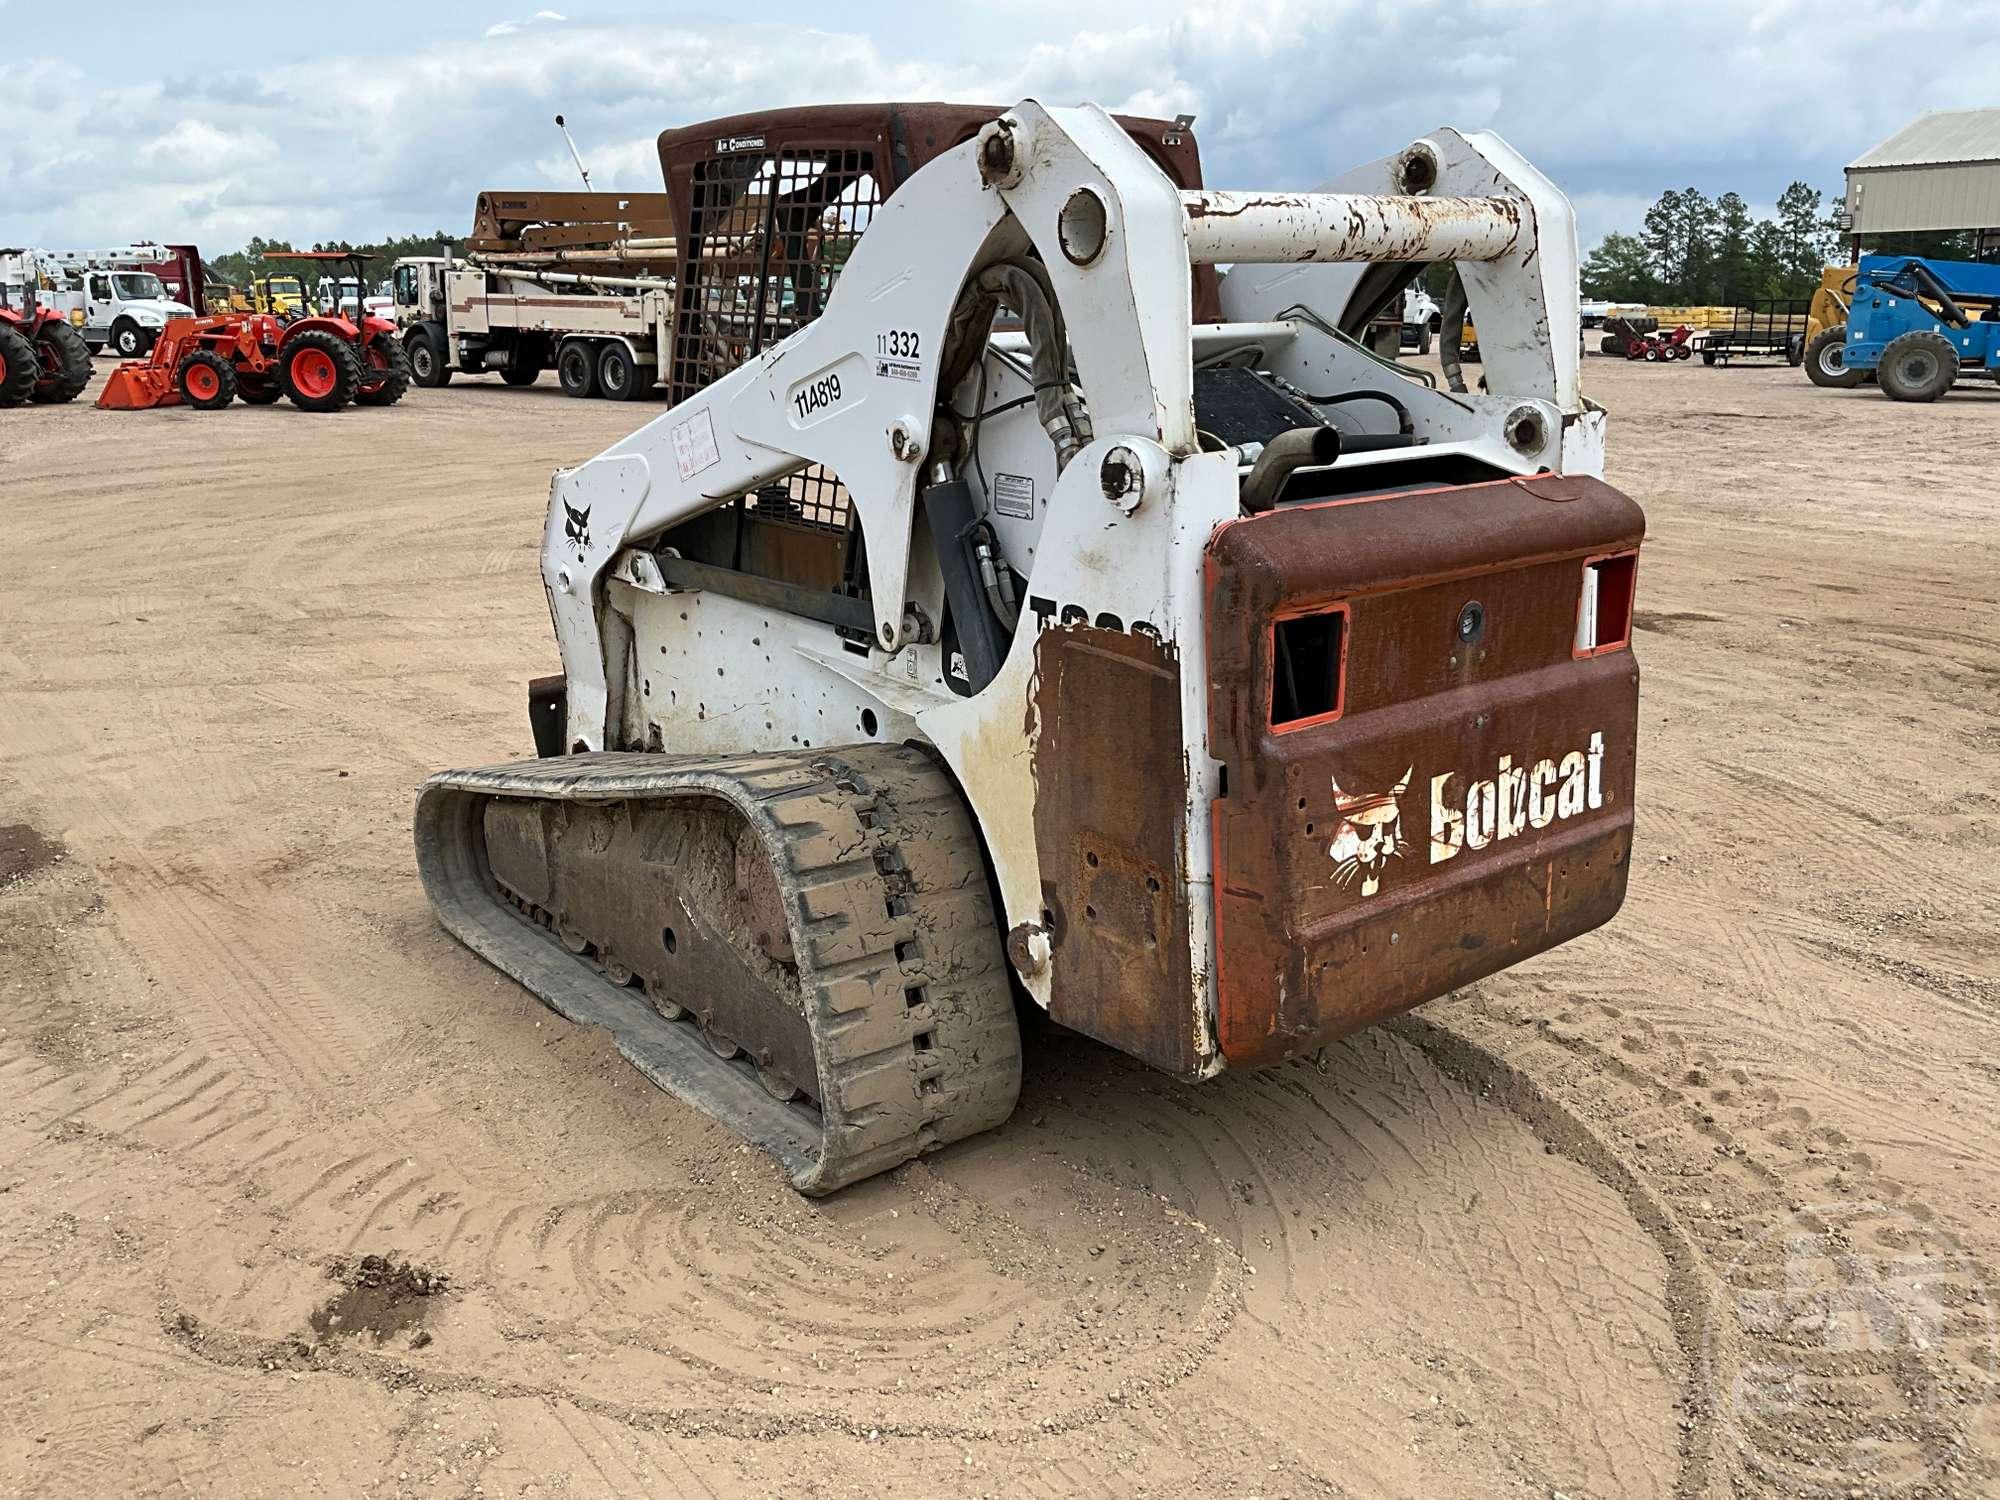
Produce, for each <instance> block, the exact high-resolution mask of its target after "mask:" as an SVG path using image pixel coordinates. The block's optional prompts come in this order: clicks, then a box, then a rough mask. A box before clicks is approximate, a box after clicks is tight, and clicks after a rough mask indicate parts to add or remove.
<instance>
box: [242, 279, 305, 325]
mask: <svg viewBox="0 0 2000 1500" xmlns="http://www.w3.org/2000/svg"><path fill="white" fill-rule="evenodd" d="M246 310H247V311H250V312H260V313H269V314H271V315H272V316H273V317H278V318H292V317H299V316H301V315H303V314H305V313H308V312H310V311H312V308H311V306H310V304H309V303H308V302H307V301H306V289H305V283H304V282H302V281H300V280H299V278H298V277H296V276H258V277H255V278H253V279H252V281H251V283H250V306H249V308H248V309H246Z"/></svg>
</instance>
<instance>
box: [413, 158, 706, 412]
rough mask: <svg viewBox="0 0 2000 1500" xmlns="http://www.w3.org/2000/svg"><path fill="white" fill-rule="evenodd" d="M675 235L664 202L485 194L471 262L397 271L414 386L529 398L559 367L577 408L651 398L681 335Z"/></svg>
mask: <svg viewBox="0 0 2000 1500" xmlns="http://www.w3.org/2000/svg"><path fill="white" fill-rule="evenodd" d="M667 229H668V217H667V200H666V195H665V194H664V193H639V194H630V195H625V196H617V195H613V194H609V193H587V192H586V193H567V192H498V191H495V192H485V193H481V194H480V195H479V200H478V203H477V204H476V206H475V208H474V211H473V228H472V235H471V238H470V240H469V241H468V243H467V245H466V252H467V253H466V254H465V255H463V256H453V255H452V254H451V253H450V251H449V249H448V248H447V249H446V251H445V253H443V254H440V255H436V256H406V257H404V258H403V259H401V260H398V261H397V262H396V265H395V274H394V281H393V285H392V296H393V298H394V313H395V318H396V321H397V323H398V325H399V326H400V327H401V328H402V329H403V340H404V348H405V349H406V350H407V352H408V354H409V359H410V370H411V374H412V378H413V379H415V381H416V383H417V384H418V385H425V386H441V385H446V384H448V383H449V382H450V380H451V378H452V375H453V373H454V372H455V371H456V372H458V373H462V374H466V375H478V374H485V373H489V372H492V373H497V374H499V375H500V377H501V378H502V379H503V380H505V381H506V382H507V383H508V384H509V385H517V386H525V385H533V384H534V383H535V382H536V380H538V379H539V378H540V377H541V374H542V372H543V371H544V370H547V369H549V368H551V367H553V368H554V369H555V371H556V378H557V380H558V382H559V383H560V385H561V387H562V389H563V391H564V392H565V393H566V394H568V395H571V396H578V397H588V396H602V397H605V398H608V399H611V400H620V401H629V400H634V399H636V398H638V397H640V396H643V395H644V394H645V393H646V392H647V391H649V390H651V389H652V388H653V387H654V386H655V385H656V384H657V383H658V381H659V378H660V372H661V370H663V369H664V368H665V367H666V364H667V360H668V354H669V347H668V340H669V338H670V336H671V330H672V327H673V319H674V300H673V288H674V282H673V271H674V264H675V252H674V244H673V241H672V240H671V238H669V237H668V235H667Z"/></svg>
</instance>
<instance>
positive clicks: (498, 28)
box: [486, 10, 569, 38]
mask: <svg viewBox="0 0 2000 1500" xmlns="http://www.w3.org/2000/svg"><path fill="white" fill-rule="evenodd" d="M568 19H569V17H568V16H565V15H563V14H561V13H560V12H557V11H553V10H538V11H536V12H535V13H534V14H533V15H532V16H530V17H528V19H527V20H525V21H495V22H494V23H493V24H492V25H491V26H489V27H487V28H486V35H487V36H488V37H489V38H490V37H496V36H512V35H513V34H514V33H515V32H517V31H520V30H522V29H523V28H524V27H528V26H533V25H534V24H535V23H536V22H537V21H567V20H568Z"/></svg>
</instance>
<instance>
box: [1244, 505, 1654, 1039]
mask: <svg viewBox="0 0 2000 1500" xmlns="http://www.w3.org/2000/svg"><path fill="white" fill-rule="evenodd" d="M1644 527H1645V519H1644V516H1643V515H1642V514H1641V513H1640V511H1639V508H1638V506H1636V505H1634V504H1633V503H1632V502H1631V501H1630V500H1628V499H1627V498H1626V497H1625V496H1623V495H1621V494H1619V493H1618V492H1617V491H1616V490H1613V489H1611V488H1610V487H1608V486H1606V485H1604V484H1602V483H1600V482H1598V481H1596V480H1592V479H1587V478H1567V477H1557V476H1552V475H1543V476H1537V477H1536V478H1534V479H1530V480H1516V481H1507V482H1501V483H1495V484H1486V485H1473V486H1466V487H1464V488H1461V489H1455V490H1443V491H1432V492H1428V493H1424V494H1420V495H1392V496H1381V497H1375V498H1372V499H1368V500H1363V501H1358V502H1357V501H1348V502H1340V503H1334V504H1327V505H1304V506H1293V507H1286V508H1283V509H1280V510H1277V511H1273V512H1270V513H1268V514H1266V515H1262V516H1257V517H1253V518H1250V519H1248V520H1245V521H1240V522H1236V523H1232V524H1230V525H1226V526H1223V527H1221V528H1219V529H1218V531H1217V532H1216V535H1215V537H1214V538H1213V539H1212V541H1211V543H1210V548H1209V555H1208V559H1207V586H1208V599H1207V606H1208V609H1207V632H1208V643H1209V670H1210V677H1211V688H1210V699H1209V711H1210V723H1209V734H1210V744H1211V751H1212V753H1213V754H1215V755H1216V756H1217V757H1218V758H1220V759H1221V760H1223V761H1224V763H1225V764H1226V765H1227V767H1228V781H1227V793H1226V795H1225V796H1223V797H1222V798H1220V799H1218V800H1217V801H1216V802H1215V803H1214V804H1213V809H1212V811H1213V815H1214V829H1213V839H1214V853H1215V860H1216V894H1215V920H1216V960H1215V962H1216V973H1217V986H1216V989H1217V1017H1216V1021H1217V1031H1218V1040H1219V1044H1220V1046H1221V1048H1222V1052H1223V1055H1224V1057H1225V1059H1226V1060H1227V1062H1228V1063H1229V1064H1230V1065H1231V1066H1237V1067H1242V1066H1260V1065H1264V1064H1268V1063H1273V1062H1277V1061H1280V1060H1282V1059H1284V1058H1286V1057H1290V1056H1294V1055H1297V1054H1298V1053H1300V1052H1302V1051H1306V1050H1310V1049H1312V1048H1314V1047H1317V1046H1319V1045H1321V1044H1323V1043H1324V1042H1326V1041H1329V1040H1331V1039H1333V1038H1336V1037H1339V1036H1342V1035H1344V1034H1346V1033H1347V1032H1350V1031H1354V1030H1356V1029H1358V1028H1359V1027H1362V1026H1365V1025H1368V1024H1370V1023H1372V1022H1374V1021H1378V1020H1381V1019H1383V1018H1384V1017H1386V1016H1389V1015H1393V1014H1395V1013H1396V1012H1398V1011H1401V1010H1405V1009H1408V1008H1409V1007H1410V1006H1413V1005H1417V1004H1420V1003H1422V1002H1423V1001H1425V1000H1428V999H1432V998H1434V997H1435V996H1437V995H1441V994H1443V993H1445V992H1446V991H1448V990H1451V989H1453V988H1456V987H1457V986H1459V985H1462V984H1465V983H1468V982H1470V981H1471V980H1473V979H1477V978H1479V977H1481V976H1482V975H1485V974H1490V973H1492V972H1494V971H1495V970H1498V969H1501V968H1504V967H1506V966H1507V965H1509V964H1512V963H1515V962H1518V961H1519V960H1521V959H1523V958H1526V957H1528V956H1530V955H1531V954H1534V953H1537V952H1540V951H1541V950H1543V949H1545V948H1549V947H1552V946H1554V945H1555V944H1557V943H1560V942H1563V941H1565V940H1566V939H1568V938H1571V937H1574V936H1576V935H1577V934H1578V933H1581V932H1584V931H1587V930H1588V929H1590V928H1592V927H1595V926H1597V925H1599V924H1600V923H1602V922H1604V921H1606V920H1608V919H1609V918H1610V916H1611V915H1612V913H1614V912H1615V911H1616V910H1617V909H1618V906H1619V904H1620V902H1621V901H1622V900H1623V898H1624V892H1625V880H1626V871H1627V866H1628V863H1629V854H1630V848H1631V830H1632V789H1633V777H1634V765H1635V754H1636V743H1635V742H1636V738H1637V732H1638V683H1639V672H1638V666H1637V663H1636V661H1635V659H1634V657H1633V655H1632V653H1631V651H1630V649H1629V648H1624V649H1616V650H1607V651H1604V652H1602V653H1600V654H1595V655H1590V656H1587V657H1584V658H1581V659H1579V658H1578V657H1577V655H1576V653H1575V650H1574V643H1575V638H1576V627H1577V601H1578V594H1579V590H1580V588H1581V578H1582V568H1583V565H1584V562H1585V561H1586V560H1587V559H1591V558H1601V557H1603V556H1605V555H1606V554H1608V553H1619V552H1625V551H1629V550H1632V549H1636V548H1637V546H1638V545H1639V541H1640V538H1641V536H1642V534H1643V532H1644ZM1334 608H1339V609H1342V610H1344V612H1345V626H1344V635H1343V649H1344V651H1345V655H1346V668H1345V675H1344V681H1343V686H1342V698H1341V703H1340V712H1339V714H1338V716H1337V717H1326V718H1323V719H1321V720H1319V721H1318V722H1312V723H1308V724H1305V725H1302V726H1301V725H1288V726H1286V728H1285V729H1284V730H1283V731H1280V732H1274V731H1273V730H1272V728H1271V724H1270V717H1269V716H1270V701H1271V700H1270V694H1271V683H1272V681H1273V674H1274V672H1275V671H1276V670H1278V669H1279V668H1280V666H1281V664H1280V663H1279V662H1278V661H1276V660H1275V653H1276V652H1277V650H1278V647H1277V644H1276V638H1275V636H1274V633H1273V628H1272V623H1273V621H1274V620H1277V619H1282V618H1285V617H1287V616H1296V615H1298V614H1300V613H1302V612H1309V611H1312V610H1316V609H1334Z"/></svg>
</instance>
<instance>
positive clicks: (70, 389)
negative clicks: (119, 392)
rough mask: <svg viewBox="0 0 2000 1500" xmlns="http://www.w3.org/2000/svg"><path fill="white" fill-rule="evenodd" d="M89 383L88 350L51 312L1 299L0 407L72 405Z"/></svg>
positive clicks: (80, 337) (28, 304) (75, 333)
mask: <svg viewBox="0 0 2000 1500" xmlns="http://www.w3.org/2000/svg"><path fill="white" fill-rule="evenodd" d="M88 384H90V348H89V346H88V345H86V344H85V343H84V341H83V335H82V334H80V333H78V332H77V331H76V330H75V329H74V328H72V327H70V325H69V324H68V323H67V322H65V321H64V320H63V317H62V315H61V314H60V313H58V312H56V311H55V309H54V308H49V307H42V306H39V305H37V304H36V303H35V302H34V301H33V300H30V301H29V302H28V303H27V304H26V305H25V306H24V307H15V306H13V305H12V304H10V303H8V302H6V301H4V300H0V406H19V405H20V404H21V403H22V402H24V401H42V402H56V401H73V400H75V399H76V397H77V395H78V393H79V392H81V391H82V390H83V388H84V387H85V386H86V385H88Z"/></svg>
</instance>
